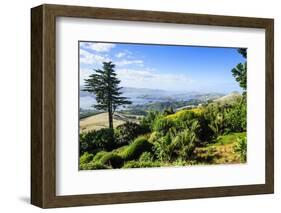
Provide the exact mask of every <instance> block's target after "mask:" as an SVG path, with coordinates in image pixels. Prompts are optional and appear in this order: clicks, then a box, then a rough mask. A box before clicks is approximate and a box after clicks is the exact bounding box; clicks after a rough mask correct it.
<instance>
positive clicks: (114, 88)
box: [83, 62, 132, 129]
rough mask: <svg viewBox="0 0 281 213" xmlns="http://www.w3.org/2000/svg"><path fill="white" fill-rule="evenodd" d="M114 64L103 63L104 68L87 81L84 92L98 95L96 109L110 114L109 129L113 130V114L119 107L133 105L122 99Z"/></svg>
mask: <svg viewBox="0 0 281 213" xmlns="http://www.w3.org/2000/svg"><path fill="white" fill-rule="evenodd" d="M114 67H115V65H114V64H113V63H112V62H103V68H102V69H97V70H95V73H94V74H92V75H90V76H89V78H88V79H85V87H84V89H83V90H84V91H87V92H90V93H93V94H95V95H96V101H97V104H96V105H94V107H95V108H96V109H98V110H105V111H107V112H108V122H109V128H111V129H113V114H114V112H115V110H116V109H117V107H118V106H122V105H126V104H131V103H132V102H131V101H128V100H127V98H126V97H122V96H121V95H122V92H121V91H120V90H121V89H122V87H119V83H120V80H119V79H118V78H117V74H116V72H115V70H114Z"/></svg>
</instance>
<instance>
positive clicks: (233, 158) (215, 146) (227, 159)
mask: <svg viewBox="0 0 281 213" xmlns="http://www.w3.org/2000/svg"><path fill="white" fill-rule="evenodd" d="M245 136H246V132H242V133H229V134H227V135H223V136H219V137H218V138H217V139H216V141H215V142H214V143H211V144H209V145H207V146H206V147H200V148H196V149H195V154H196V155H197V156H198V160H199V161H202V162H208V163H210V164H226V163H241V162H240V157H239V155H238V154H237V153H235V151H234V148H235V146H236V144H237V139H238V138H242V137H245Z"/></svg>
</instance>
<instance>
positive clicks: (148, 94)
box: [80, 87, 225, 109]
mask: <svg viewBox="0 0 281 213" xmlns="http://www.w3.org/2000/svg"><path fill="white" fill-rule="evenodd" d="M121 92H122V93H123V96H124V97H127V98H128V99H129V100H130V101H132V102H133V105H145V104H154V103H156V102H186V101H191V100H198V101H200V102H206V101H208V100H214V99H217V98H219V97H222V96H223V95H225V94H222V93H202V92H195V91H190V92H183V91H168V90H159V89H148V88H133V87H123V88H122V90H121ZM94 104H96V100H95V95H93V94H90V93H89V92H85V91H82V88H80V108H82V109H92V107H91V106H93V105H94Z"/></svg>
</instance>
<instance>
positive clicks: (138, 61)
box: [115, 59, 143, 66]
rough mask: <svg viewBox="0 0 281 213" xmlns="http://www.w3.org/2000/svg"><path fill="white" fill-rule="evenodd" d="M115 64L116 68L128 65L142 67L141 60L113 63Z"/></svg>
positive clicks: (125, 60)
mask: <svg viewBox="0 0 281 213" xmlns="http://www.w3.org/2000/svg"><path fill="white" fill-rule="evenodd" d="M115 64H116V65H117V66H126V65H130V64H137V65H140V66H142V65H143V61H142V60H127V59H124V60H121V61H115Z"/></svg>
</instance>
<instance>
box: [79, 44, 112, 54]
mask: <svg viewBox="0 0 281 213" xmlns="http://www.w3.org/2000/svg"><path fill="white" fill-rule="evenodd" d="M115 46H116V45H115V44H111V43H94V42H81V43H80V47H83V48H85V49H90V50H94V51H96V52H109V51H110V50H111V49H112V48H114V47H115Z"/></svg>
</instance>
